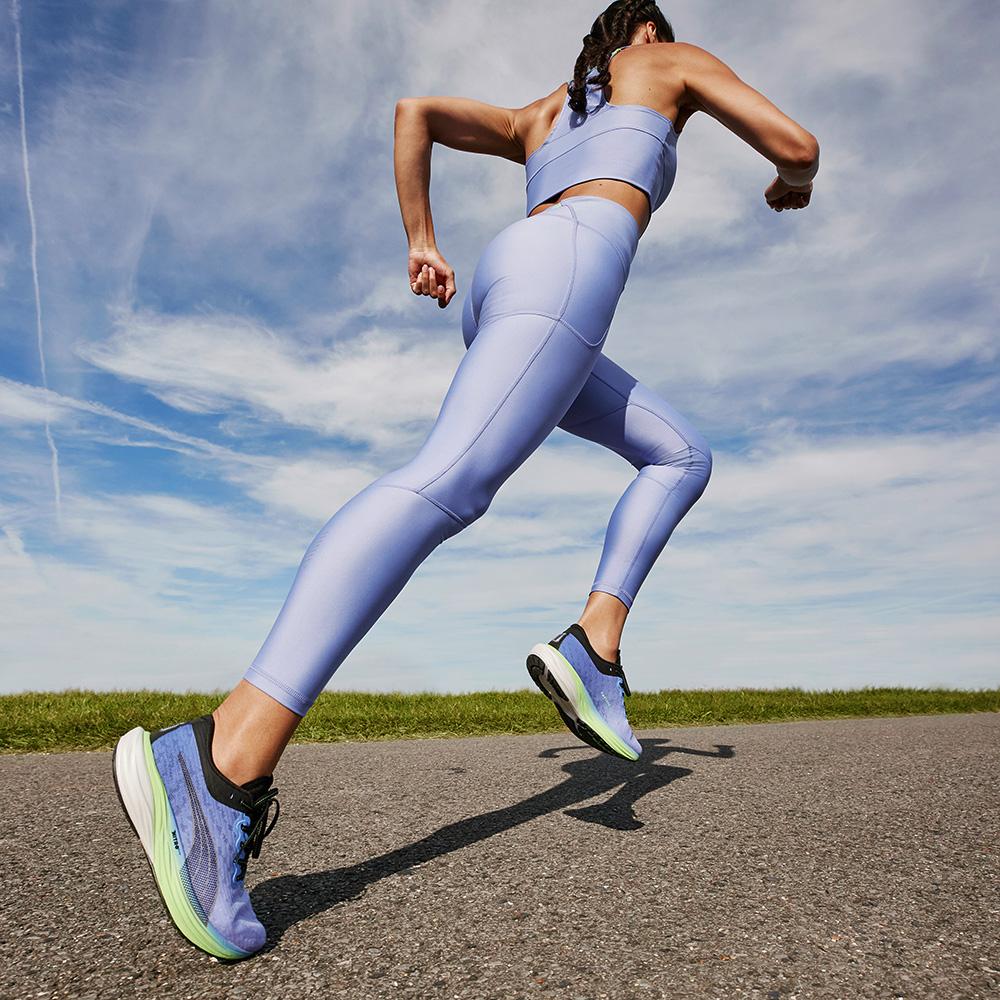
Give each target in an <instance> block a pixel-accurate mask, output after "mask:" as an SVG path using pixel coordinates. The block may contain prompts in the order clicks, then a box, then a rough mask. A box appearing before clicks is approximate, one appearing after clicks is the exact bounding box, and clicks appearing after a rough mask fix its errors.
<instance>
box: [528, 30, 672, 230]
mask: <svg viewBox="0 0 1000 1000" xmlns="http://www.w3.org/2000/svg"><path fill="white" fill-rule="evenodd" d="M628 48H629V46H621V47H619V48H618V49H616V50H615V51H614V52H613V53H612V54H611V58H610V60H609V64H610V63H614V62H615V60H616V58H617V57H618V56H619V55H620V54H621V53H622V52H623V51H625V50H627V49H628ZM584 87H585V93H584V101H585V110H584V111H582V112H578V111H576V110H574V108H573V107H572V106H571V102H570V100H569V97H568V95H567V99H566V100H565V102H564V104H563V106H562V108H561V109H560V113H559V115H558V116H557V118H556V121H555V124H554V125H553V126H552V129H551V131H550V132H549V134H548V136H546V138H545V140H544V141H543V142H542V144H541V146H539V147H538V148H537V149H535V150H534V151H533V152H532V153H531V154H530V155H529V156H528V157H527V158H526V161H525V180H526V189H527V190H526V193H527V211H528V214H529V215H530V214H531V213H532V211H533V210H534V209H535V208H536V207H537V206H538V205H540V204H542V203H544V202H551V201H552V199H554V198H556V197H558V196H559V195H560V194H561V193H562V192H563V191H566V190H568V189H569V188H571V187H572V188H575V187H577V186H578V185H580V184H582V183H584V182H587V181H590V180H594V179H614V180H617V181H624V182H626V183H628V184H631V185H633V186H634V187H636V188H638V189H639V190H641V191H643V192H644V193H645V194H646V196H647V198H648V205H647V211H648V212H649V213H652V212H654V211H656V209H657V208H658V207H659V206H660V205H661V204H662V203H663V201H664V200H665V199H666V197H667V195H668V194H669V192H670V188H671V187H672V186H673V181H674V175H675V173H676V170H677V154H676V143H677V133H676V132H675V130H674V123H673V121H671V119H670V118H668V117H667V116H665V115H664V114H662V113H661V112H660V111H657V110H656V109H655V108H653V107H650V106H649V105H647V104H643V103H624V102H620V101H615V102H611V101H609V100H608V99H607V90H608V89H609V88H608V87H602V86H601V84H600V83H599V77H598V70H597V69H596V68H591V69H590V71H589V72H588V74H587V76H586V77H585V80H584ZM567 89H568V84H567Z"/></svg>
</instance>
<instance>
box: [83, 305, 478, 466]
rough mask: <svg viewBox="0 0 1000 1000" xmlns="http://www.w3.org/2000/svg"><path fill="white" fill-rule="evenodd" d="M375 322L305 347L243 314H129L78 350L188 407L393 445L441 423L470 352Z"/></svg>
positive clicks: (458, 342)
mask: <svg viewBox="0 0 1000 1000" xmlns="http://www.w3.org/2000/svg"><path fill="white" fill-rule="evenodd" d="M464 350H465V348H464V345H463V343H462V341H461V338H460V337H459V338H456V340H455V341H452V342H450V343H448V342H443V341H439V342H434V341H427V340H426V338H425V339H420V340H417V339H409V340H408V339H406V338H405V337H404V336H401V335H399V334H389V333H387V332H385V331H382V330H379V329H370V330H368V331H366V332H365V333H364V334H362V335H360V336H358V337H355V338H352V339H350V340H335V341H333V342H332V343H330V344H329V345H328V346H325V347H320V346H311V347H301V346H297V345H296V344H295V343H294V342H293V341H292V340H291V338H289V337H285V338H279V337H277V336H276V335H275V334H274V333H272V332H271V331H270V330H268V329H267V328H265V327H263V326H260V325H258V324H255V323H252V322H250V321H248V320H245V319H242V318H240V317H231V316H206V317H198V316H179V317H168V316H162V315H156V314H153V313H151V312H148V311H147V312H142V313H138V312H128V313H123V314H120V315H119V316H118V318H117V325H116V330H115V332H114V333H113V334H112V335H111V336H109V337H108V338H107V339H105V340H103V341H100V342H96V343H90V344H87V343H82V344H80V345H79V346H78V348H77V352H78V354H79V355H80V356H81V357H83V358H85V359H86V360H87V361H89V362H90V363H91V364H94V365H96V366H98V367H100V368H103V369H104V370H106V371H110V372H113V373H114V374H116V375H118V376H119V377H120V378H123V379H127V380H129V381H133V382H137V383H139V384H141V385H143V386H145V387H146V388H147V389H149V391H150V392H152V393H153V394H154V395H156V396H157V397H158V398H160V399H162V400H163V401H164V402H166V403H168V404H169V405H171V406H174V407H176V408H178V409H181V410H186V411H189V412H195V413H210V412H215V413H219V412H224V411H228V410H229V409H231V408H232V407H233V406H234V405H238V404H245V405H247V406H249V407H250V408H251V409H252V410H253V411H255V412H256V413H257V414H259V415H260V416H261V417H262V418H269V419H271V420H274V419H275V418H276V419H278V420H280V421H283V422H284V423H287V424H290V425H294V426H298V427H306V428H309V429H312V430H316V431H321V432H324V433H328V434H336V435H338V436H341V437H345V438H350V439H353V440H355V441H358V442H364V443H366V444H369V445H371V446H373V447H377V448H387V447H392V446H396V445H398V444H399V443H400V442H401V441H402V442H404V443H405V442H406V441H408V440H411V439H412V430H411V428H412V427H413V425H414V424H415V423H419V422H421V421H426V420H433V418H434V417H435V416H436V414H437V410H438V407H439V406H440V403H441V398H442V397H443V396H444V393H445V390H446V389H447V387H448V383H449V382H450V380H451V377H452V374H453V372H454V369H455V368H456V367H457V365H458V363H459V361H460V360H461V357H462V354H463V353H464Z"/></svg>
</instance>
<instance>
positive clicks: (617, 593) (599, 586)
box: [590, 580, 635, 608]
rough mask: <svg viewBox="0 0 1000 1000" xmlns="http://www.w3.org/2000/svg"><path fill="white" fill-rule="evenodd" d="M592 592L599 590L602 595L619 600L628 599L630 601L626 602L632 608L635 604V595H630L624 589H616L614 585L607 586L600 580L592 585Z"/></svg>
mask: <svg viewBox="0 0 1000 1000" xmlns="http://www.w3.org/2000/svg"><path fill="white" fill-rule="evenodd" d="M590 590H591V592H593V591H595V590H597V591H599V592H600V593H602V594H610V595H611V596H612V597H617V598H618V599H619V600H621V599H622V598H625V597H627V598H628V600H627V601H626V602H625V603H626V604H627V605H628V606H629V607H630V608H631V607H632V605H633V604H634V603H635V594H630V593H629V592H628V591H627V590H626V589H625V588H624V587H616V586H615V585H614V584H608V585H607V586H605V585H604V584H603V583H601V582H600V580H595V581H594V582H593V583H592V584H591V585H590Z"/></svg>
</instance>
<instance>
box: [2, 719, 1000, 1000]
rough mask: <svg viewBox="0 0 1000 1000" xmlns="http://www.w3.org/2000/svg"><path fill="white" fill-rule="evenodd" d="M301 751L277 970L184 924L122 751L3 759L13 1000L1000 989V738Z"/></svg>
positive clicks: (815, 737)
mask: <svg viewBox="0 0 1000 1000" xmlns="http://www.w3.org/2000/svg"><path fill="white" fill-rule="evenodd" d="M637 735H638V736H639V738H640V740H641V741H642V743H643V746H644V748H645V750H644V753H643V757H642V758H641V760H640V761H638V762H636V763H635V764H632V763H628V762H626V761H620V760H617V759H614V758H610V757H607V756H605V755H602V754H599V753H597V751H595V750H592V749H591V748H590V747H587V746H585V745H584V744H581V743H579V742H577V741H576V740H575V738H574V737H573V736H572V735H571V734H569V733H568V732H567V733H564V734H561V733H553V734H546V735H542V736H510V737H485V738H468V739H454V740H419V741H398V742H391V743H342V744H334V745H326V746H295V747H292V748H290V749H289V751H288V753H287V755H286V757H285V758H284V760H283V761H282V764H281V765H280V767H279V771H278V775H277V784H278V785H279V787H280V789H281V799H282V802H283V809H282V814H281V818H280V819H279V820H278V824H277V826H276V827H275V829H274V831H273V833H272V834H271V836H270V837H269V838H268V839H267V840H266V841H265V843H264V849H263V852H262V854H261V857H260V858H258V859H256V861H251V866H250V876H249V878H248V884H249V885H250V886H251V893H252V898H253V900H254V904H255V907H256V908H257V911H258V913H259V915H260V916H261V918H262V919H263V921H264V922H265V924H267V925H268V927H269V928H270V938H269V941H268V945H267V947H266V949H265V951H264V952H262V953H261V954H260V955H258V956H255V957H254V958H251V959H249V960H246V961H244V962H240V963H235V964H226V963H219V962H217V961H215V960H213V959H211V958H209V957H208V956H205V955H203V954H202V953H201V952H199V951H197V950H196V949H195V948H193V947H191V946H190V945H188V944H187V943H186V942H185V941H184V940H183V939H182V938H181V937H180V936H179V935H178V934H177V933H176V932H175V931H174V930H173V927H172V925H171V924H169V922H168V920H167V918H166V915H165V913H164V912H163V910H162V906H161V903H160V901H159V898H158V897H157V895H156V893H155V891H154V890H153V888H152V884H151V876H150V873H149V870H148V868H147V866H146V863H145V860H144V857H143V855H142V851H141V848H140V847H139V843H138V841H137V840H135V839H134V837H133V835H132V831H131V829H130V828H129V826H128V824H127V822H126V820H125V818H124V816H123V815H122V813H121V812H120V809H119V805H118V801H117V799H116V797H115V792H114V788H113V785H112V782H111V772H110V764H111V755H110V753H72V754H59V755H44V754H27V755H23V756H6V757H0V956H2V962H0V997H3V998H4V1000H8V998H17V1000H22V998H24V1000H27V998H29V997H31V998H56V997H102V998H103V997H114V998H119V997H131V996H162V997H164V998H167V997H169V998H171V1000H172V998H175V997H176V998H187V997H198V998H200V997H206V998H207V997H212V998H224V997H240V998H252V1000H266V998H271V997H274V998H279V997H280V998H283V1000H284V998H289V1000H293V998H295V997H306V996H308V997H313V996H317V997H319V996H324V997H332V996H336V995H338V994H343V995H344V996H349V997H351V998H352V1000H354V998H361V1000H366V998H369V997H372V998H376V997H421V998H439V997H440V998H446V1000H453V998H456V997H457V998H462V1000H464V998H475V1000H489V998H492V997H498V998H500V997H503V998H506V997H510V998H525V997H566V998H585V1000H597V998H603V997H608V998H621V1000H626V998H627V1000H631V998H637V1000H646V998H653V997H669V998H671V1000H688V998H692V1000H694V998H697V1000H700V998H726V1000H728V998H742V997H748V998H749V997H753V998H762V1000H791V998H813V997H817V998H819V997H823V998H827V997H829V998H836V1000H861V998H869V997H871V998H878V1000H888V998H896V997H904V998H906V1000H911V998H917V997H933V998H935V1000H965V998H996V997H997V996H1000V893H998V888H1000V833H998V831H1000V715H996V714H981V715H963V716H936V717H916V718H909V719H864V720H853V721H831V722H800V723H780V724H774V725H757V726H719V727H712V728H694V729H675V730H647V731H643V732H640V733H638V734H637Z"/></svg>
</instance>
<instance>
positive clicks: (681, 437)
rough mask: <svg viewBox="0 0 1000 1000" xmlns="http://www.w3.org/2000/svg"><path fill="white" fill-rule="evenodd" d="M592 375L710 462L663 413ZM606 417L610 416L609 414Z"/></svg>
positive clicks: (626, 403)
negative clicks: (660, 423) (663, 424)
mask: <svg viewBox="0 0 1000 1000" xmlns="http://www.w3.org/2000/svg"><path fill="white" fill-rule="evenodd" d="M590 374H591V377H592V378H596V379H597V381H598V382H601V383H602V384H604V385H606V386H607V387H608V388H609V389H610V390H611V391H612V392H616V393H618V395H619V396H621V398H622V399H624V400H625V405H626V406H634V407H635V408H636V409H638V410H645V411H646V412H647V413H650V414H652V415H653V416H654V417H656V418H657V419H658V420H662V421H663V422H664V423H665V424H666V425H667V426H668V427H669V428H670V429H671V430H672V431H673V432H674V433H675V434H676V435H677V436H678V437H679V438H680V439H681V440H682V441H683V442H684V443H685V444H686V445H687V446H688V447H689V448H690V449H691V450H692V451H696V452H698V454H699V455H701V457H702V458H703V459H705V461H706V462H707V461H708V455H706V454H705V453H704V452H703V451H702V450H701V449H700V448H695V446H694V445H693V444H691V442H690V441H689V440H688V439H687V435H686V434H683V433H682V432H681V431H680V429H679V428H677V427H675V426H674V425H673V424H672V423H671V422H670V421H669V420H668V419H667V418H666V417H665V416H664V415H663V414H662V413H657V412H656V410H651V409H650V408H649V407H648V406H644V405H643V404H642V403H636V402H634V401H633V400H632V399H631V398H630V397H628V396H626V395H625V393H624V392H622V391H621V389H619V388H618V386H616V385H612V384H611V383H610V382H609V381H608V380H607V379H603V378H601V376H600V375H598V374H597V373H596V372H593V371H592V372H591V373H590ZM611 412H612V413H614V412H615V411H614V410H612V411H611ZM605 415H606V416H608V415H609V414H605Z"/></svg>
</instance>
